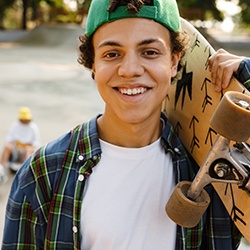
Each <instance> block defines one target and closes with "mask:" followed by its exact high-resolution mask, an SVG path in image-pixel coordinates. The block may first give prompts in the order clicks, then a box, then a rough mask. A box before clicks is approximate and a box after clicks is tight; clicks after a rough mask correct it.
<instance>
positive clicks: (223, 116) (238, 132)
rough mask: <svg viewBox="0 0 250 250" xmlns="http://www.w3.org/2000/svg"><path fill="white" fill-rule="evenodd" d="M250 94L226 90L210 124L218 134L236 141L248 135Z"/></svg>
mask: <svg viewBox="0 0 250 250" xmlns="http://www.w3.org/2000/svg"><path fill="white" fill-rule="evenodd" d="M249 122H250V96H248V95H245V94H243V93H240V92H235V91H228V92H226V93H225V95H224V96H223V98H222V100H221V102H220V103H219V105H218V107H217V109H216V111H215V112H214V114H213V116H212V118H211V121H210V124H211V126H212V128H213V129H214V130H215V131H216V132H217V133H219V134H220V135H222V136H224V137H226V138H227V139H229V140H233V141H236V142H246V141H247V140H248V138H249V137H250V126H249Z"/></svg>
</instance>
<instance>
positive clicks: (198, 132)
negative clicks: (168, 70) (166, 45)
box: [163, 19, 250, 242]
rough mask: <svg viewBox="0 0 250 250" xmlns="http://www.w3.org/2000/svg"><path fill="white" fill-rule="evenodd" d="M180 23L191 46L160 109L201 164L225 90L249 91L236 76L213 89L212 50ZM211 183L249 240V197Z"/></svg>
mask: <svg viewBox="0 0 250 250" xmlns="http://www.w3.org/2000/svg"><path fill="white" fill-rule="evenodd" d="M181 22H182V29H183V30H184V31H186V32H187V33H188V34H189V36H190V48H189V50H188V51H187V53H186V55H185V57H184V61H183V65H184V67H183V69H182V72H180V76H179V77H178V80H177V81H175V82H174V83H173V84H172V85H171V87H170V90H169V93H168V95H167V96H166V98H165V102H164V104H163V109H164V111H165V112H166V114H167V116H168V118H169V120H170V122H171V124H172V125H173V126H174V129H175V131H176V133H177V134H178V136H179V137H180V139H181V141H182V142H183V144H184V146H185V148H186V149H187V150H188V151H189V152H190V154H191V155H192V157H193V158H194V160H195V161H196V162H197V163H198V165H199V166H201V165H202V163H203V161H204V160H205V158H206V156H207V154H208V152H209V150H210V149H211V147H212V146H213V143H214V142H215V140H216V138H217V137H218V136H219V135H218V133H217V132H216V131H215V130H214V129H213V128H212V127H211V126H210V119H211V117H212V115H213V113H214V111H215V109H216V107H217V105H218V104H219V102H220V100H221V98H222V97H223V95H224V94H225V92H226V91H229V90H232V91H238V92H241V93H244V94H246V95H250V94H249V91H248V90H247V89H246V88H244V87H243V85H241V84H240V83H239V82H238V81H237V80H236V79H235V78H232V79H231V83H230V86H229V87H228V88H227V89H225V90H223V91H221V93H217V92H215V90H214V89H215V86H214V85H213V84H211V80H210V79H211V75H210V72H209V70H208V59H209V57H210V56H211V55H212V54H213V53H214V49H213V48H212V46H211V45H210V44H209V43H208V41H207V40H206V39H205V38H204V37H203V36H202V35H201V34H200V33H199V31H198V30H197V29H195V28H194V27H193V26H192V25H191V24H190V23H189V22H187V21H186V20H184V19H182V21H181ZM232 119H233V117H232ZM247 142H248V143H249V139H248V141H247ZM213 186H214V188H215V190H216V192H217V193H218V195H219V196H220V199H221V200H222V202H223V203H224V205H225V207H226V209H227V211H228V213H229V214H230V215H231V217H232V219H233V221H234V223H235V224H236V226H237V227H238V229H239V230H240V231H241V233H242V234H243V236H244V237H245V238H246V239H247V241H248V242H250V196H249V195H248V194H247V192H245V191H244V190H241V189H239V188H238V186H237V185H236V184H228V183H213Z"/></svg>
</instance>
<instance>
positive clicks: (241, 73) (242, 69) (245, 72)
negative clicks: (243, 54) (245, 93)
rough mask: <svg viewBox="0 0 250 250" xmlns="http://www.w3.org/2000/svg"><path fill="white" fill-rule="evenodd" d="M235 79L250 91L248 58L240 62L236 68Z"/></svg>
mask: <svg viewBox="0 0 250 250" xmlns="http://www.w3.org/2000/svg"><path fill="white" fill-rule="evenodd" d="M236 78H237V80H239V81H240V82H241V83H243V84H244V85H245V86H246V88H247V89H248V90H250V58H245V59H243V60H242V62H241V63H240V66H239V68H238V72H237V74H236Z"/></svg>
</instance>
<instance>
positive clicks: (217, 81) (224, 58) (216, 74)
mask: <svg viewBox="0 0 250 250" xmlns="http://www.w3.org/2000/svg"><path fill="white" fill-rule="evenodd" d="M245 61H247V62H248V64H245V63H244V62H245ZM242 64H243V65H242ZM209 70H210V72H211V81H212V83H213V84H214V85H215V86H216V87H215V90H216V91H217V92H220V91H221V90H222V89H225V88H227V87H228V85H229V83H230V79H231V77H232V76H233V75H234V76H235V77H236V78H237V79H238V80H239V81H240V82H241V83H243V84H246V81H247V80H249V79H250V61H249V59H248V58H246V57H243V56H237V55H234V54H231V53H228V52H227V51H225V50H224V49H219V50H218V51H217V52H216V53H214V54H213V55H212V56H211V57H210V59H209ZM243 75H244V77H243Z"/></svg>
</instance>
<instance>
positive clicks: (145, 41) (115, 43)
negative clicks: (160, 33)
mask: <svg viewBox="0 0 250 250" xmlns="http://www.w3.org/2000/svg"><path fill="white" fill-rule="evenodd" d="M151 43H162V42H161V41H160V40H159V39H155V38H150V39H145V40H143V41H141V42H139V43H138V46H143V45H148V44H151ZM105 46H117V47H123V45H122V44H121V43H119V42H116V41H106V42H103V43H101V44H100V45H99V46H98V48H102V47H105Z"/></svg>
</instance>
